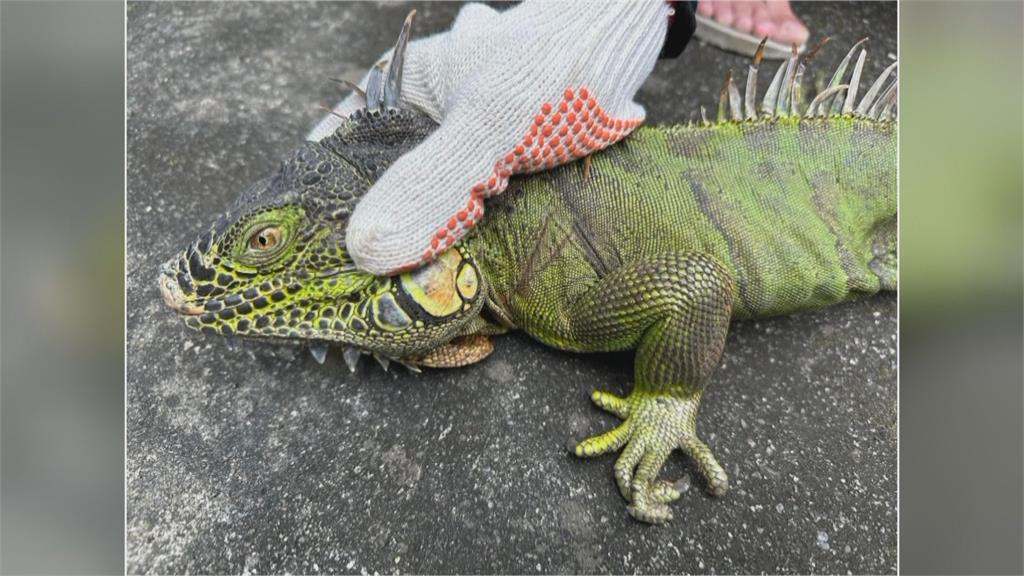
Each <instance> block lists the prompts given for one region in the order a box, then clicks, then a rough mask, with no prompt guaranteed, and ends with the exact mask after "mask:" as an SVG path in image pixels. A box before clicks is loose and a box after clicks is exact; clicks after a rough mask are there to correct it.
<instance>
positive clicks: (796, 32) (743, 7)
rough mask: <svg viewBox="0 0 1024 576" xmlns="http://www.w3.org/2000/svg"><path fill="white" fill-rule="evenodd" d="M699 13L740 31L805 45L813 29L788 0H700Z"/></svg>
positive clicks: (787, 42)
mask: <svg viewBox="0 0 1024 576" xmlns="http://www.w3.org/2000/svg"><path fill="white" fill-rule="evenodd" d="M697 12H698V13H699V14H701V15H702V16H707V17H709V18H714V19H715V20H716V21H717V22H719V23H721V24H724V25H726V26H729V27H731V28H733V29H735V30H737V31H739V32H743V33H746V34H753V35H754V36H757V37H764V36H768V37H769V38H771V39H772V40H775V41H777V42H781V43H783V44H790V43H795V44H797V45H801V44H803V43H805V42H807V38H808V36H810V32H809V31H808V30H807V27H806V26H804V25H803V23H802V22H800V19H799V18H797V17H796V14H793V9H792V8H791V7H790V5H789V2H788V0H700V1H699V2H698V3H697Z"/></svg>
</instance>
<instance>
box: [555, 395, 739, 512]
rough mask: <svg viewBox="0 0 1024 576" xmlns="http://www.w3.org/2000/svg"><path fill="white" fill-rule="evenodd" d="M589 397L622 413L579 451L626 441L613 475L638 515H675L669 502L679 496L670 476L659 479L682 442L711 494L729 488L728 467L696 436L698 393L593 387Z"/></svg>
mask: <svg viewBox="0 0 1024 576" xmlns="http://www.w3.org/2000/svg"><path fill="white" fill-rule="evenodd" d="M591 399H592V400H593V401H594V403H595V404H597V405H598V407H600V408H602V409H604V410H607V411H608V412H611V413H612V414H615V415H616V416H618V417H619V418H622V419H623V422H622V423H621V424H619V425H618V426H617V427H615V428H613V429H612V430H609V431H608V432H605V433H603V434H598V435H596V436H591V437H590V438H587V439H586V440H583V441H582V442H580V443H578V444H577V445H576V450H575V451H576V455H577V456H581V457H589V456H599V455H601V454H606V453H608V452H613V451H616V450H618V449H620V448H623V447H625V448H624V449H623V450H622V454H621V455H620V456H619V459H618V460H617V461H616V462H615V481H616V483H617V484H618V486H619V492H621V493H622V496H623V498H625V499H626V500H627V501H628V502H629V503H630V504H629V506H628V507H627V510H629V513H630V515H632V516H633V517H634V518H636V519H637V520H640V521H643V522H650V523H652V524H661V523H664V522H668V521H669V520H671V519H672V511H671V510H670V509H669V507H668V504H669V503H670V502H673V501H674V500H676V499H678V498H679V490H678V489H676V488H675V486H673V485H672V484H671V483H670V482H667V481H665V480H658V478H657V476H658V472H659V471H660V470H661V466H662V464H664V463H665V460H666V459H668V455H669V454H670V453H671V452H672V450H673V449H675V448H680V449H682V450H683V452H685V453H687V454H688V455H689V456H690V457H691V458H693V460H694V461H695V462H696V463H697V466H698V468H699V470H700V473H701V475H702V476H703V477H704V480H705V482H706V483H707V491H708V492H709V493H710V494H711V495H713V496H723V495H725V493H726V491H728V489H729V479H728V477H727V476H726V474H725V470H724V469H722V467H721V466H720V465H719V464H718V461H716V460H715V457H714V455H712V454H711V449H710V448H708V446H707V444H705V443H704V442H703V441H701V439H700V438H698V437H697V424H696V423H697V407H698V404H699V403H700V397H699V396H693V397H690V398H679V397H675V396H670V395H667V394H653V393H650V392H638V391H635V390H634V391H633V392H632V393H631V394H630V395H629V397H628V398H619V397H618V396H615V395H613V394H609V393H608V392H602V391H600V390H595V391H594V393H593V394H592V395H591Z"/></svg>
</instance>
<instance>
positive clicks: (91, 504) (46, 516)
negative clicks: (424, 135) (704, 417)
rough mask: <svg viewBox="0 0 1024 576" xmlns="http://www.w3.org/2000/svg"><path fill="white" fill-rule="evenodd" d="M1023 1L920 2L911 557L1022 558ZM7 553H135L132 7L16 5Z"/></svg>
mask: <svg viewBox="0 0 1024 576" xmlns="http://www.w3.org/2000/svg"><path fill="white" fill-rule="evenodd" d="M1022 10H1024V9H1022V4H1021V3H1019V2H987V3H986V2H970V3H967V2H962V3H951V2H924V1H914V2H903V3H901V5H900V47H899V55H900V78H901V80H900V82H901V87H900V92H901V102H900V117H901V119H900V138H901V158H900V170H901V192H900V193H901V205H900V220H901V222H900V223H901V255H900V266H901V279H900V283H901V288H900V290H901V292H900V314H901V325H900V332H901V334H900V399H901V402H900V460H901V465H900V506H901V514H900V567H901V570H902V571H903V572H906V573H971V572H977V573H1002V574H1012V573H1020V572H1021V571H1022V569H1024V567H1022V565H1021V562H1022V554H1021V542H1022V541H1024V534H1022V525H1021V522H1022V513H1024V503H1022V499H1021V493H1022V490H1021V488H1022V469H1024V465H1022V454H1024V446H1022V437H1024V427H1022V417H1021V416H1022V406H1024V384H1022V377H1024V375H1022V359H1021V354H1022V352H1021V351H1022V349H1024V339H1022V278H1021V276H1022V262H1024V252H1022V250H1024V248H1022V246H1024V237H1022V145H1021V142H1022V132H1024V125H1022V113H1021V112H1022V111H1021V107H1022V101H1024V100H1022V70H1024V67H1022V61H1021V60H1022V54H1024V45H1022V33H1021V30H1022V27H1021V24H1022V22H1024V13H1022ZM0 44H2V45H0V55H2V68H0V70H2V78H0V90H2V99H0V128H2V140H0V154H2V156H0V264H2V269H0V346H2V353H0V354H2V355H0V378H2V380H0V442H2V447H0V458H2V462H0V571H2V572H4V573H97V574H99V573H119V572H121V571H122V570H123V543H124V540H123V534H124V533H123V519H124V507H123V502H124V490H123V486H124V484H123V482H124V476H123V474H124V464H123V454H124V443H123V438H124V436H123V423H124V401H123V398H124V388H123V383H124V371H123V366H124V358H123V350H124V331H123V328H124V275H123V270H124V268H123V265H124V264H123V262H124V259H123V258H124V205H123V201H124V179H123V176H124V70H123V66H124V6H123V5H122V4H120V3H117V2H105V3H88V2H73V3H61V2H50V3H28V2H9V1H5V2H2V3H0Z"/></svg>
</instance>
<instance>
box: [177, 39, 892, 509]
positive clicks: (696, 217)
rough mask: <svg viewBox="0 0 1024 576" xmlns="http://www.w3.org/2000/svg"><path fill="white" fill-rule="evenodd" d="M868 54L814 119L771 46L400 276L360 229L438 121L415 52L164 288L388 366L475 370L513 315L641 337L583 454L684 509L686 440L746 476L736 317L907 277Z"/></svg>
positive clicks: (517, 319) (639, 501) (884, 111)
mask: <svg viewBox="0 0 1024 576" xmlns="http://www.w3.org/2000/svg"><path fill="white" fill-rule="evenodd" d="M408 30H409V21H407V22H406V26H405V28H404V29H403V34H402V35H401V36H400V39H399V42H398V43H397V44H396V47H395V54H394V56H393V58H392V61H393V62H398V63H400V62H402V60H403V58H402V51H403V50H404V46H405V41H406V39H407V38H408ZM858 44H860V43H858ZM856 48H857V45H855V46H854V47H853V48H852V49H851V50H850V52H849V53H848V54H847V55H846V58H845V59H844V60H843V61H842V63H841V64H840V66H839V68H838V70H837V71H836V72H835V74H834V75H833V77H832V79H831V82H830V84H829V85H828V87H827V88H825V89H824V90H823V91H822V92H821V93H820V94H818V95H817V97H815V98H814V99H813V101H812V102H811V103H810V104H809V106H808V107H807V108H806V110H804V111H803V112H802V113H801V112H800V111H799V108H800V107H802V105H801V104H800V96H799V90H800V85H801V78H802V74H803V70H804V64H803V63H802V62H800V60H799V59H798V58H797V57H796V55H795V53H794V56H793V57H791V58H790V59H789V60H788V61H786V62H784V63H783V64H782V65H781V66H780V67H779V70H778V72H777V73H776V74H775V76H774V78H773V80H772V82H771V84H770V86H769V88H768V90H767V93H766V94H765V96H764V98H763V99H762V100H761V102H760V105H758V102H757V88H756V83H757V65H758V62H759V58H755V60H754V63H753V64H752V65H751V66H750V69H749V72H748V79H747V85H746V91H745V94H744V95H743V97H742V98H741V96H740V94H739V90H738V89H737V88H736V87H735V86H734V85H733V83H732V81H731V75H730V79H729V80H727V82H726V84H725V86H724V87H723V89H722V96H721V98H720V101H719V105H718V115H717V120H716V121H715V122H708V121H706V120H705V121H704V122H702V123H699V124H696V125H673V126H658V127H640V128H638V129H637V130H635V131H634V132H633V133H632V134H631V135H630V136H628V137H627V138H625V139H624V140H623V141H622V142H621V143H619V144H617V145H614V146H611V147H609V148H608V149H606V150H604V151H602V152H599V153H596V154H593V155H592V156H589V157H588V158H587V159H586V160H585V161H581V162H574V163H572V164H568V165H565V166H563V167H560V168H557V169H554V170H550V171H547V172H542V173H537V174H533V175H529V176H523V177H512V179H511V180H510V183H509V186H508V189H507V191H506V192H505V194H504V195H502V196H500V197H497V198H494V199H492V200H490V201H489V204H488V210H487V213H486V216H485V217H483V218H482V219H481V220H479V222H477V224H476V226H475V227H474V228H473V229H472V230H471V233H470V234H468V235H467V236H466V237H465V238H463V240H462V241H460V242H458V243H456V244H455V245H454V246H452V247H451V248H450V249H448V250H447V251H444V252H443V253H442V254H441V255H440V257H439V258H437V259H436V260H435V261H434V262H433V263H431V264H429V265H426V266H424V267H422V268H419V269H416V270H413V271H409V272H405V273H402V274H401V275H398V276H394V277H374V276H372V275H369V274H367V273H364V272H361V271H360V270H358V269H356V268H355V266H354V265H353V263H352V261H351V259H350V258H348V256H347V255H346V252H345V242H344V236H345V225H346V222H347V219H348V216H349V215H350V214H351V213H352V210H353V208H354V207H355V205H356V203H357V202H359V199H360V196H361V195H362V194H363V193H364V192H366V191H367V190H368V189H369V187H370V186H371V184H372V183H373V182H374V181H375V180H376V179H377V178H378V177H379V176H380V175H381V174H382V173H383V171H384V170H386V169H387V168H388V166H389V165H390V164H391V162H393V161H394V160H395V159H397V158H398V157H399V156H400V155H402V154H403V153H404V152H406V151H408V150H410V149H411V148H412V147H414V146H415V145H416V144H417V143H419V142H420V141H422V140H423V139H424V138H425V137H426V136H427V135H428V134H430V133H431V131H432V130H433V129H434V128H435V127H436V125H435V124H434V123H433V121H431V120H430V119H428V118H426V117H425V116H424V115H422V114H420V113H418V112H417V111H415V110H408V109H399V108H398V107H396V106H397V102H398V101H399V98H398V96H399V92H398V91H399V90H400V78H401V69H400V66H398V67H392V69H391V70H390V71H389V73H388V75H387V77H386V78H385V77H384V75H383V72H380V73H378V74H371V77H370V80H369V85H368V86H367V89H366V97H367V109H366V110H364V111H361V112H357V113H356V114H355V115H354V116H352V117H351V118H350V119H349V120H347V121H346V122H345V123H344V124H343V125H342V126H341V127H340V128H339V129H338V130H337V131H336V132H335V133H334V134H333V135H331V136H330V137H328V138H326V139H324V140H323V141H321V142H305V143H303V144H302V145H300V146H299V147H298V148H297V149H296V150H295V151H294V152H293V153H292V155H291V156H290V157H289V158H288V159H286V160H285V161H284V162H283V163H282V164H281V166H280V169H279V170H278V171H277V172H276V173H275V174H274V175H272V176H270V177H268V178H266V179H264V180H261V181H259V182H257V183H256V184H255V185H253V186H252V187H250V188H249V189H248V190H247V191H246V192H245V193H244V194H243V195H242V196H241V198H240V199H239V200H238V202H237V203H236V204H235V206H234V207H233V208H232V210H231V211H230V212H229V213H228V214H227V215H225V216H224V217H222V218H221V219H220V220H219V221H217V222H216V223H215V224H213V225H212V227H210V228H209V229H207V230H206V231H205V232H203V233H202V234H201V235H200V236H199V237H198V239H196V240H195V241H194V242H193V243H192V244H190V245H189V246H188V247H187V248H186V249H185V250H184V251H183V252H182V253H180V254H179V255H178V256H177V257H176V258H174V259H172V260H171V261H169V262H168V263H166V264H165V265H164V267H163V269H162V270H161V273H160V277H159V285H160V289H161V292H162V293H163V297H164V299H165V301H166V302H167V304H168V305H169V306H170V307H172V308H173V309H174V310H176V311H177V312H178V313H179V314H180V315H181V316H182V317H183V319H184V322H185V324H186V325H187V326H189V327H190V328H194V329H197V330H201V331H203V332H207V333H212V334H222V335H225V336H234V335H238V336H245V337H257V338H267V339H276V340H282V341H293V342H295V341H298V342H303V343H307V344H309V345H310V349H311V350H312V351H313V353H314V356H316V357H317V359H318V360H320V361H321V362H322V361H323V357H324V354H325V353H326V345H327V344H329V343H339V344H344V345H347V346H346V349H345V352H344V356H345V360H346V362H347V363H348V364H349V367H350V368H352V369H353V370H354V368H355V364H356V361H357V360H358V358H359V357H360V354H363V353H372V354H374V355H375V356H377V357H378V359H380V360H381V361H382V363H384V364H385V367H386V365H387V361H388V360H389V359H390V360H395V361H399V362H402V363H404V364H406V365H407V366H409V367H411V368H413V369H418V368H417V367H418V366H434V367H445V366H459V365H464V364H468V363H471V362H475V361H477V360H480V359H481V358H483V357H484V356H486V355H487V354H488V353H489V352H490V350H491V345H490V341H489V338H488V337H489V336H490V335H494V334H498V333H501V332H504V331H506V330H510V329H520V330H524V331H525V332H526V333H527V334H529V335H531V336H532V337H534V338H536V339H537V340H539V341H541V342H543V343H545V344H548V345H551V346H554V347H557V348H560V349H563V350H571V351H578V352H598V351H612V350H627V349H636V360H635V384H634V387H633V390H632V391H631V392H630V393H629V395H628V396H627V397H625V398H620V397H617V396H614V395H612V394H610V393H607V392H602V391H594V392H593V395H592V399H593V401H594V403H596V404H597V405H598V406H599V407H600V408H603V409H605V410H608V411H609V412H612V413H614V414H615V415H617V416H619V417H620V418H622V420H623V422H622V423H621V424H620V425H619V426H618V427H616V428H614V429H612V430H610V431H608V432H605V433H603V434H598V435H596V436H593V437H591V438H588V439H586V440H583V441H582V442H579V443H578V444H576V445H575V453H576V454H577V455H579V456H596V455H599V454H605V453H609V452H615V451H618V450H620V449H622V453H621V455H620V456H619V457H618V460H617V461H616V463H615V467H614V470H615V479H616V481H617V483H618V487H619V490H620V491H621V493H622V496H623V497H624V498H625V499H626V501H627V502H628V503H629V506H628V510H629V512H630V514H632V515H633V516H634V517H635V518H637V519H639V520H642V521H646V522H664V521H667V520H669V519H671V517H672V513H671V511H670V509H669V507H668V504H669V503H670V502H672V501H674V500H676V499H677V498H679V496H680V493H679V491H678V490H677V489H676V488H675V487H674V486H673V485H672V484H671V483H669V482H667V481H664V480H659V479H658V472H659V470H660V469H661V467H662V464H663V463H664V462H665V460H666V459H667V457H668V456H669V454H670V453H671V452H672V450H673V449H675V448H680V449H682V450H683V452H685V453H686V454H688V455H689V456H690V457H691V458H693V459H694V461H695V462H696V464H697V466H698V467H699V470H700V473H701V475H702V476H703V478H704V479H705V481H706V486H707V489H708V491H709V492H710V493H711V494H713V495H716V496H721V495H723V494H725V492H726V490H727V489H728V479H727V476H726V473H725V470H724V469H723V468H722V467H721V466H720V465H719V463H718V462H717V461H716V460H715V457H714V456H713V455H712V453H711V450H710V449H709V448H708V446H707V445H706V444H705V443H704V442H703V441H702V440H701V439H700V438H699V437H698V435H697V430H696V418H697V409H698V405H699V403H700V399H701V396H702V395H703V393H704V390H705V387H706V386H707V384H708V381H709V379H710V377H711V375H712V373H713V372H714V369H715V367H716V366H717V365H718V362H719V358H720V356H721V354H722V348H723V346H724V343H725V337H726V332H727V330H728V327H729V321H730V319H731V318H751V317H764V316H772V315H777V314H786V313H791V312H796V311H801V310H809V309H814V308H819V307H822V306H826V305H830V304H835V303H838V302H842V301H844V300H848V299H851V298H854V297H858V296H865V295H870V294H874V293H876V292H878V291H879V290H894V289H895V288H896V258H895V254H896V120H895V109H894V106H895V102H896V92H897V81H896V79H895V77H894V78H893V80H892V81H889V82H887V80H888V76H889V75H890V72H892V70H893V68H894V67H895V64H893V65H892V66H890V67H889V68H888V69H887V70H886V71H885V72H884V73H883V74H882V75H881V76H880V77H879V78H878V80H877V81H876V82H874V83H873V85H872V86H871V87H870V88H869V89H868V90H867V92H866V93H865V94H864V96H863V98H862V99H861V100H860V101H859V102H857V100H856V96H857V93H858V85H859V81H860V75H861V71H862V67H863V64H864V52H863V51H862V52H861V54H860V56H859V58H858V59H857V62H856V65H855V67H854V69H853V71H852V75H851V76H852V77H851V79H850V81H849V82H848V83H846V84H844V83H842V82H843V79H844V77H845V72H846V68H847V67H848V64H849V63H850V61H851V57H852V55H853V54H854V51H855V50H856ZM567 96H568V95H567ZM481 202H482V199H481Z"/></svg>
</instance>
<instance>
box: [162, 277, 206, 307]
mask: <svg viewBox="0 0 1024 576" xmlns="http://www.w3.org/2000/svg"><path fill="white" fill-rule="evenodd" d="M157 284H159V286H160V295H161V296H163V298H164V303H165V304H167V305H168V306H170V307H171V308H172V309H173V310H174V311H175V312H177V313H178V314H183V315H186V316H195V315H197V314H200V313H201V312H202V311H203V307H202V306H199V305H197V304H194V303H190V302H189V301H188V299H187V298H186V297H185V294H184V293H183V292H182V291H181V287H180V286H179V285H178V279H177V278H175V277H174V275H173V274H169V273H168V272H167V271H162V272H161V273H160V278H159V280H158V281H157Z"/></svg>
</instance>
